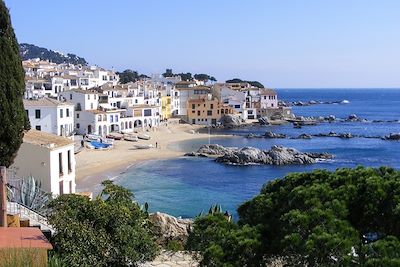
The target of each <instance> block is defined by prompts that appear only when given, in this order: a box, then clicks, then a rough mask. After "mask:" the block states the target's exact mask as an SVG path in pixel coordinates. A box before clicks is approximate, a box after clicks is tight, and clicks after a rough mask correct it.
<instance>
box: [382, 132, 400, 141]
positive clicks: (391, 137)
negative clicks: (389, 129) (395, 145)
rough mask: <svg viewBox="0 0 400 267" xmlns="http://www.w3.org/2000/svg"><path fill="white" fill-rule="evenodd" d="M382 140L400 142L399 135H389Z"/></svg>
mask: <svg viewBox="0 0 400 267" xmlns="http://www.w3.org/2000/svg"><path fill="white" fill-rule="evenodd" d="M383 139H385V140H400V133H391V134H389V135H386V136H385V137H384V138H383Z"/></svg>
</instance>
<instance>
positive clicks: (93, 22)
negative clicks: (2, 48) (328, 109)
mask: <svg viewBox="0 0 400 267" xmlns="http://www.w3.org/2000/svg"><path fill="white" fill-rule="evenodd" d="M5 3H6V5H7V6H8V8H9V9H10V14H11V19H12V23H13V27H14V30H15V32H16V35H17V38H18V41H19V42H20V43H22V42H25V43H31V44H35V45H38V46H41V47H46V48H48V49H52V50H56V51H61V52H64V53H74V54H77V55H78V56H81V57H84V58H85V59H86V60H87V61H88V62H89V63H90V64H96V65H99V66H102V67H105V68H110V69H111V68H114V69H115V70H118V71H122V70H124V69H133V70H137V71H138V72H139V73H144V74H151V73H163V72H164V71H165V69H166V68H172V69H173V72H174V73H180V72H191V73H193V74H194V73H207V74H210V75H212V76H215V77H216V78H217V80H218V81H224V80H226V79H230V78H241V79H244V80H258V81H260V82H262V83H263V84H264V85H265V86H269V87H274V88H338V87H343V88H349V87H358V88H399V87H400V16H399V12H400V1H398V0H373V1H372V0H334V1H328V0H301V1H300V0H274V1H270V0H248V1H242V0H202V1H200V0H190V1H184V0H168V1H165V0H142V1H136V0H114V1H110V0H84V1H82V0H68V1H54V0H35V1H30V0H5Z"/></svg>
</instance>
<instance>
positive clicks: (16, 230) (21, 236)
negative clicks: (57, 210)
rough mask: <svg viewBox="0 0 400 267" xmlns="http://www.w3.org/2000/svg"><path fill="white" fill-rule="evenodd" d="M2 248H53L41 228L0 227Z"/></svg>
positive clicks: (0, 246) (0, 245)
mask: <svg viewBox="0 0 400 267" xmlns="http://www.w3.org/2000/svg"><path fill="white" fill-rule="evenodd" d="M0 248H45V249H53V246H52V245H51V244H50V242H49V241H48V240H47V239H46V237H45V236H44V235H43V233H42V232H41V231H40V229H39V228H36V227H0Z"/></svg>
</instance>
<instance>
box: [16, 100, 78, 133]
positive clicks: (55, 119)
mask: <svg viewBox="0 0 400 267" xmlns="http://www.w3.org/2000/svg"><path fill="white" fill-rule="evenodd" d="M24 107H25V112H26V113H27V115H28V118H29V122H30V124H31V128H32V129H36V130H39V131H44V132H46V133H51V134H55V135H60V136H65V137H68V136H71V135H72V134H73V132H74V105H73V104H72V103H68V102H61V101H57V100H55V99H51V98H46V97H45V98H40V99H30V100H24Z"/></svg>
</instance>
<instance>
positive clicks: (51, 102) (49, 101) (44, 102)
mask: <svg viewBox="0 0 400 267" xmlns="http://www.w3.org/2000/svg"><path fill="white" fill-rule="evenodd" d="M23 101H24V107H58V106H73V105H74V104H72V103H70V102H67V101H64V102H63V101H58V100H56V99H53V98H48V97H43V98H38V99H24V100H23Z"/></svg>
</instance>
